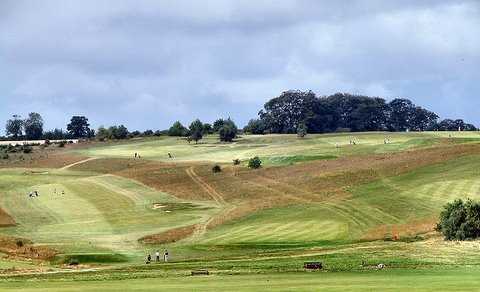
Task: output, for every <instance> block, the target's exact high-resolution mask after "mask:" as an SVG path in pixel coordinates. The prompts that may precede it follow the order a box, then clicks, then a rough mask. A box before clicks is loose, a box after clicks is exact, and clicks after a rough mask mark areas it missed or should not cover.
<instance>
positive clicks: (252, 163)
mask: <svg viewBox="0 0 480 292" xmlns="http://www.w3.org/2000/svg"><path fill="white" fill-rule="evenodd" d="M261 166H262V161H261V160H260V158H259V157H258V156H255V157H253V158H250V159H249V160H248V167H250V168H253V169H257V168H260V167H261Z"/></svg>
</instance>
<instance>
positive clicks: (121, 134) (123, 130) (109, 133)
mask: <svg viewBox="0 0 480 292" xmlns="http://www.w3.org/2000/svg"><path fill="white" fill-rule="evenodd" d="M128 134H129V132H128V129H127V127H125V126H124V125H120V126H111V127H108V128H105V127H104V126H100V128H98V130H97V133H96V138H97V139H98V140H100V141H104V140H107V139H126V138H128Z"/></svg>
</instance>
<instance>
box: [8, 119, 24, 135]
mask: <svg viewBox="0 0 480 292" xmlns="http://www.w3.org/2000/svg"><path fill="white" fill-rule="evenodd" d="M5 132H6V133H7V136H13V138H14V139H15V140H16V139H18V137H20V136H22V133H23V120H22V119H20V116H19V115H13V118H12V119H10V120H8V121H7V124H6V125H5Z"/></svg>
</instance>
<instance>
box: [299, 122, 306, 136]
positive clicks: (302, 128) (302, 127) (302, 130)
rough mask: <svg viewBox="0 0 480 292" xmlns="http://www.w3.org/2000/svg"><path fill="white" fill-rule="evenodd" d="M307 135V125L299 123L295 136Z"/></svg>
mask: <svg viewBox="0 0 480 292" xmlns="http://www.w3.org/2000/svg"><path fill="white" fill-rule="evenodd" d="M306 135H307V126H306V125H305V123H300V124H299V125H298V127H297V136H298V137H299V138H303V137H305V136H306Z"/></svg>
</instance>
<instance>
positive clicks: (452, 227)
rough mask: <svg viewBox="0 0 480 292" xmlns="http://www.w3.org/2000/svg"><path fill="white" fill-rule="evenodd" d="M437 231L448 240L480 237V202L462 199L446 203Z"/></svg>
mask: <svg viewBox="0 0 480 292" xmlns="http://www.w3.org/2000/svg"><path fill="white" fill-rule="evenodd" d="M436 230H437V231H440V232H441V233H442V234H443V236H444V237H445V239H446V240H471V239H476V238H478V237H480V202H474V201H472V200H470V199H468V200H467V201H466V202H464V201H462V200H461V199H459V200H455V201H454V202H453V203H448V204H446V205H445V207H444V209H443V211H442V212H441V213H440V222H438V224H437V227H436Z"/></svg>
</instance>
